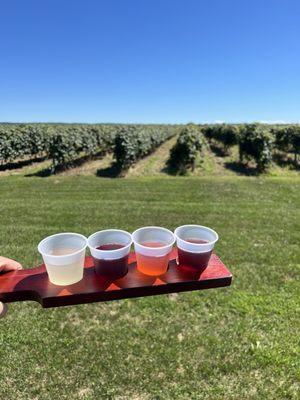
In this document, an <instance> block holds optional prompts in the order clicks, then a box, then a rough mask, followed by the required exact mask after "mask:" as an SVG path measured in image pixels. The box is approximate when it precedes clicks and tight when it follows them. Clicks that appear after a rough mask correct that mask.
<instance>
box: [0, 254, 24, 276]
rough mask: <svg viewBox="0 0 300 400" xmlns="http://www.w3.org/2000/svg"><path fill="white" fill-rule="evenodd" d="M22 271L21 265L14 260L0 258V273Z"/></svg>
mask: <svg viewBox="0 0 300 400" xmlns="http://www.w3.org/2000/svg"><path fill="white" fill-rule="evenodd" d="M19 269H22V265H21V264H20V263H18V262H17V261H15V260H10V259H9V258H5V257H0V272H8V271H16V270H19Z"/></svg>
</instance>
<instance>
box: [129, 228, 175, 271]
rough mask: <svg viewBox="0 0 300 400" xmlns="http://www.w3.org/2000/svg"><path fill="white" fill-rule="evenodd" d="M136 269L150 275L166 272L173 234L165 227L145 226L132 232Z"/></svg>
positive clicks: (173, 238) (173, 241)
mask: <svg viewBox="0 0 300 400" xmlns="http://www.w3.org/2000/svg"><path fill="white" fill-rule="evenodd" d="M132 239H133V243H134V248H135V253H136V262H137V269H138V270H139V271H140V272H142V273H144V274H146V275H151V276H159V275H162V274H164V273H166V271H167V269H168V266H169V260H170V252H171V251H172V247H173V244H174V243H175V236H174V234H173V233H172V232H171V231H169V230H168V229H166V228H161V227H158V226H147V227H144V228H140V229H137V230H136V231H134V232H133V234H132Z"/></svg>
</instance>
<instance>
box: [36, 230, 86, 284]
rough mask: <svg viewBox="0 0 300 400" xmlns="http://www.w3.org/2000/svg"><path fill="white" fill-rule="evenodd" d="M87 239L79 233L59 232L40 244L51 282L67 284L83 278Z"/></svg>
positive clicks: (39, 249)
mask: <svg viewBox="0 0 300 400" xmlns="http://www.w3.org/2000/svg"><path fill="white" fill-rule="evenodd" d="M86 247H87V239H86V237H85V236H83V235H80V234H79V233H58V234H56V235H52V236H48V237H47V238H45V239H44V240H42V241H41V242H40V243H39V245H38V251H39V252H40V253H41V255H42V257H43V260H44V264H45V267H46V270H47V273H48V276H49V280H50V282H51V283H53V284H55V285H60V286H65V285H72V284H74V283H77V282H79V281H80V280H81V279H82V278H83V266H84V258H85V249H86Z"/></svg>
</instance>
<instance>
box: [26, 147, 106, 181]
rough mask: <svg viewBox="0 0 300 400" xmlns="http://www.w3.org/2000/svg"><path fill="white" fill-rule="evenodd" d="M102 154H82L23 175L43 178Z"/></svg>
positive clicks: (78, 165)
mask: <svg viewBox="0 0 300 400" xmlns="http://www.w3.org/2000/svg"><path fill="white" fill-rule="evenodd" d="M103 155H104V153H103V152H99V153H97V154H95V155H93V156H91V155H85V156H82V157H80V158H77V159H76V160H73V161H70V162H68V163H65V164H61V165H57V166H56V167H48V168H44V169H42V170H40V171H37V172H33V173H30V174H26V175H25V176H26V177H33V176H38V177H40V178H45V177H47V176H50V175H56V174H59V173H61V172H64V171H67V170H68V169H72V168H76V167H81V166H82V165H83V164H85V163H86V162H88V161H92V160H95V159H97V158H99V157H103Z"/></svg>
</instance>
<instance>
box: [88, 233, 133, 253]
mask: <svg viewBox="0 0 300 400" xmlns="http://www.w3.org/2000/svg"><path fill="white" fill-rule="evenodd" d="M103 232H120V233H124V234H126V235H127V236H128V237H129V238H130V243H128V244H127V245H126V246H124V247H122V248H120V249H114V250H101V249H97V248H96V247H95V246H92V245H91V244H90V240H91V239H93V238H94V236H96V235H97V234H98V233H103ZM132 242H133V240H132V235H131V233H129V232H127V231H124V230H123V229H113V228H112V229H102V230H101V231H97V232H94V233H92V234H91V235H90V236H89V237H88V238H87V245H88V247H89V249H93V250H97V251H102V252H109V254H114V253H115V252H119V251H120V250H123V249H127V248H128V247H130V246H131V245H132Z"/></svg>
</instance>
